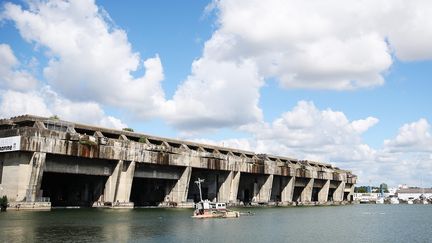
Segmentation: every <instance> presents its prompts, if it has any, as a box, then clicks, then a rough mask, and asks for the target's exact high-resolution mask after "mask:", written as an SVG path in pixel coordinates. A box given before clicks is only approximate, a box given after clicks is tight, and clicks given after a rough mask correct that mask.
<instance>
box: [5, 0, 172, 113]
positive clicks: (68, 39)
mask: <svg viewBox="0 0 432 243" xmlns="http://www.w3.org/2000/svg"><path fill="white" fill-rule="evenodd" d="M4 6H5V11H4V12H3V16H4V18H5V19H9V20H12V21H14V22H15V25H16V27H17V28H18V30H19V31H20V34H21V36H22V37H23V38H24V39H25V40H27V41H28V42H31V43H35V44H36V45H38V46H42V47H45V48H47V52H46V53H47V55H48V58H49V62H48V66H46V67H45V68H44V76H45V77H46V79H47V81H48V83H49V84H50V86H51V87H52V88H53V89H54V90H56V91H57V92H58V93H59V94H61V95H62V96H64V97H65V98H67V99H69V100H74V101H94V102H99V103H103V104H107V105H113V106H117V107H122V108H125V107H127V108H129V109H131V110H132V111H134V112H135V114H136V115H137V116H142V117H148V116H152V115H154V114H155V113H157V112H158V111H159V109H160V107H161V106H162V105H163V102H164V93H163V90H162V88H161V86H160V81H161V80H162V79H163V77H164V75H163V69H162V65H161V61H160V59H159V57H158V56H157V55H156V56H155V57H153V58H149V59H147V60H146V61H144V62H143V66H142V65H141V64H142V61H141V59H140V56H139V54H138V53H136V52H133V51H132V47H131V44H130V43H129V42H128V39H127V35H126V33H125V31H123V30H121V29H119V28H115V27H113V25H112V24H111V23H109V19H107V18H106V13H105V12H103V13H101V11H100V10H99V8H98V7H97V6H96V5H95V3H94V2H93V1H90V0H87V1H86V0H83V1H70V2H68V1H37V2H32V3H31V4H30V8H29V9H22V7H21V6H19V5H16V4H12V3H6V4H5V5H4ZM140 68H145V75H144V76H141V77H138V78H134V77H133V76H132V73H133V72H134V71H137V70H138V69H140Z"/></svg>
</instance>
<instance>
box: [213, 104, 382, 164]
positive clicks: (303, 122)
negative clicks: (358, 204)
mask: <svg viewBox="0 0 432 243" xmlns="http://www.w3.org/2000/svg"><path fill="white" fill-rule="evenodd" d="M377 122H378V119H376V118H373V117H369V118H367V119H365V120H355V121H351V122H350V121H349V120H348V118H347V117H346V116H345V114H344V113H342V112H340V111H333V110H331V109H325V110H319V109H318V108H317V107H316V106H315V105H314V104H313V103H312V102H307V101H300V102H299V103H298V104H297V105H296V106H295V107H294V108H293V109H292V110H291V111H288V112H286V113H284V114H282V115H281V117H279V118H277V119H275V120H274V121H273V122H272V123H264V122H261V123H256V124H253V125H247V126H243V127H242V128H241V129H242V131H246V132H248V133H249V134H251V135H252V137H251V138H249V139H247V138H244V139H228V140H223V141H219V142H213V144H217V145H222V144H224V146H233V147H235V148H239V149H245V150H252V151H256V152H258V153H269V154H276V155H284V156H291V157H294V158H299V159H312V160H320V161H331V162H339V163H341V164H346V165H345V167H350V164H351V163H353V162H356V163H357V162H360V161H368V160H373V159H374V158H375V154H376V151H375V150H374V149H372V148H371V147H369V146H368V145H367V144H364V143H363V142H362V138H361V135H362V134H363V133H364V132H366V131H367V130H368V128H370V127H372V126H373V125H375V124H376V123H377Z"/></svg>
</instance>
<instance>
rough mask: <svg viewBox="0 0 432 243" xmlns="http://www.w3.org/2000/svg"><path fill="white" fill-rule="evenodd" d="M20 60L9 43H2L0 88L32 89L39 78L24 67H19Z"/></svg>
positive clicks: (0, 50)
mask: <svg viewBox="0 0 432 243" xmlns="http://www.w3.org/2000/svg"><path fill="white" fill-rule="evenodd" d="M19 66H20V63H19V61H18V60H17V58H16V57H15V55H14V53H13V51H12V49H11V48H10V46H9V45H7V44H0V89H12V90H21V91H24V90H31V89H34V88H35V87H36V85H37V80H36V79H35V78H33V76H32V75H31V74H30V73H28V72H27V71H26V70H24V69H18V67H19Z"/></svg>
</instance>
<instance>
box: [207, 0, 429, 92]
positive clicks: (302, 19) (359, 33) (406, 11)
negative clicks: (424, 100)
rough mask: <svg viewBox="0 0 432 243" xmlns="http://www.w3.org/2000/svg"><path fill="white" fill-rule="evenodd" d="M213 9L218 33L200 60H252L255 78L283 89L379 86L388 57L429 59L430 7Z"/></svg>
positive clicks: (300, 4) (226, 0) (229, 4)
mask: <svg viewBox="0 0 432 243" xmlns="http://www.w3.org/2000/svg"><path fill="white" fill-rule="evenodd" d="M212 6H213V7H214V8H215V9H216V10H217V12H218V16H219V18H218V22H219V28H218V29H217V31H215V33H214V34H213V36H212V38H211V39H210V40H209V41H208V42H207V43H206V50H205V52H206V54H209V55H210V56H212V57H214V58H216V59H218V60H227V59H228V60H238V59H243V58H248V59H253V60H255V62H256V63H257V66H258V68H259V72H260V74H261V75H262V76H264V77H276V78H277V79H278V80H279V82H280V84H281V85H282V86H284V87H286V88H311V89H334V90H347V89H357V88H365V87H374V86H379V85H382V84H383V83H384V78H383V73H384V72H386V70H388V68H389V67H390V66H391V64H392V58H391V54H392V51H394V52H395V54H396V56H397V57H398V58H399V59H401V60H419V59H430V58H432V53H431V51H430V50H431V49H432V48H431V47H432V44H431V43H430V42H428V41H427V40H429V39H430V38H427V36H430V35H432V29H431V28H429V25H428V24H427V23H429V22H430V21H431V20H432V17H431V15H430V14H427V13H429V12H430V11H431V10H432V4H431V3H430V1H422V0H417V1H392V0H391V1H388V0H381V1H373V0H367V1H355V0H351V1H344V2H340V1H336V0H329V1H308V2H304V1H295V0H292V1H281V0H270V1H265V2H262V1H249V0H243V1H230V0H221V1H215V2H213V4H212ZM407 33H409V34H407ZM425 35H426V37H425ZM413 41H414V42H415V43H413Z"/></svg>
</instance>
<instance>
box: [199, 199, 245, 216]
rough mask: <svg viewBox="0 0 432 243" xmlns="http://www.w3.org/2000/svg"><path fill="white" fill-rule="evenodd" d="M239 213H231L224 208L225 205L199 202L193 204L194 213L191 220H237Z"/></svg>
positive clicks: (206, 201) (205, 201)
mask: <svg viewBox="0 0 432 243" xmlns="http://www.w3.org/2000/svg"><path fill="white" fill-rule="evenodd" d="M238 217H240V212H237V211H231V210H228V209H227V208H226V204H225V203H220V202H210V201H208V200H204V201H200V202H198V203H196V204H195V211H194V215H193V216H192V218H201V219H203V218H238Z"/></svg>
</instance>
